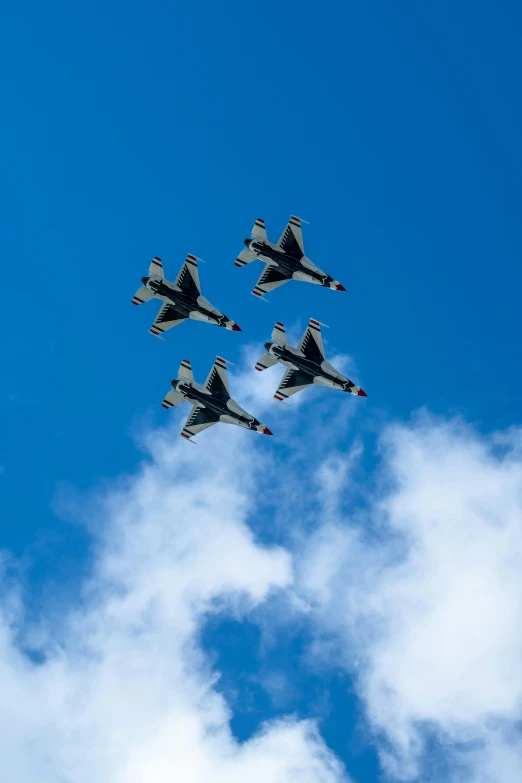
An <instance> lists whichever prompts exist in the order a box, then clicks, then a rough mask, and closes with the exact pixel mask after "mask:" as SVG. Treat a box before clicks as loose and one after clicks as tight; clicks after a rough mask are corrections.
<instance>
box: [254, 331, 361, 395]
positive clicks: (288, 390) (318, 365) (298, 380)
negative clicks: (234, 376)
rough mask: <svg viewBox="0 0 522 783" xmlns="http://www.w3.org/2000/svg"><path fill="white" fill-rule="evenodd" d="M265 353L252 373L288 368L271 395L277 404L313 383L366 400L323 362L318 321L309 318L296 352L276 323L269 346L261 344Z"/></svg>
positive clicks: (350, 383) (330, 366)
mask: <svg viewBox="0 0 522 783" xmlns="http://www.w3.org/2000/svg"><path fill="white" fill-rule="evenodd" d="M265 349H266V351H267V352H266V353H264V354H263V355H262V356H261V357H260V358H259V361H258V362H257V364H256V370H259V371H260V372H261V371H262V370H266V369H267V368H268V367H272V366H273V365H274V364H278V363H280V364H284V365H285V367H287V368H288V369H287V370H286V372H285V374H284V375H283V377H282V379H281V383H280V384H279V387H278V389H277V391H276V393H275V394H274V397H275V399H276V400H279V401H280V402H283V401H284V400H286V399H287V397H290V396H291V395H292V394H296V392H299V391H301V390H302V389H306V387H307V386H311V384H313V383H316V384H318V385H319V386H330V387H331V388H333V389H340V390H341V391H345V392H349V394H354V395H356V396H357V397H367V396H368V395H367V394H366V392H365V391H363V390H362V389H361V387H360V386H357V385H356V384H355V383H353V382H352V381H350V380H349V378H346V377H345V376H344V375H341V373H340V372H338V371H337V370H336V369H335V367H332V365H331V364H330V363H329V362H327V361H326V359H325V358H324V349H323V338H322V335H321V326H320V324H319V321H316V320H315V319H313V318H310V322H309V324H308V326H307V327H306V331H305V333H304V334H303V337H302V338H301V342H300V343H299V345H298V346H297V348H292V346H291V345H288V343H287V341H286V333H285V327H284V326H283V324H282V323H281V322H278V323H276V325H275V326H274V330H273V332H272V342H268V343H265Z"/></svg>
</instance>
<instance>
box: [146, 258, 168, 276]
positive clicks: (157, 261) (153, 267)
mask: <svg viewBox="0 0 522 783" xmlns="http://www.w3.org/2000/svg"><path fill="white" fill-rule="evenodd" d="M149 275H150V276H151V277H161V278H162V279H163V278H164V277H165V274H164V272H163V264H162V263H161V258H158V256H154V258H153V259H152V261H151V262H150V266H149Z"/></svg>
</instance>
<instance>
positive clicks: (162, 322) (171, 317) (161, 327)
mask: <svg viewBox="0 0 522 783" xmlns="http://www.w3.org/2000/svg"><path fill="white" fill-rule="evenodd" d="M185 320H186V316H185V315H183V314H182V313H180V312H179V311H178V310H176V308H175V307H174V305H172V304H170V302H165V303H164V304H163V305H162V307H161V310H160V311H159V313H158V315H157V317H156V320H155V321H154V323H153V324H152V326H151V327H150V329H149V332H150V333H151V334H153V335H154V336H155V337H157V336H158V335H160V334H163V332H166V331H167V329H172V327H173V326H177V325H178V324H180V323H181V322H182V321H185Z"/></svg>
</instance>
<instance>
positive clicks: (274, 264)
mask: <svg viewBox="0 0 522 783" xmlns="http://www.w3.org/2000/svg"><path fill="white" fill-rule="evenodd" d="M245 245H246V246H247V249H246V250H242V251H241V253H240V254H239V255H238V257H237V258H236V260H235V264H236V266H239V267H241V266H244V265H245V264H249V263H250V262H251V261H255V260H256V259H259V260H260V261H264V262H265V264H266V266H265V268H264V270H263V273H262V275H261V277H260V278H259V280H258V281H257V283H256V285H255V287H254V290H253V291H252V293H253V294H254V295H255V296H263V294H266V293H268V291H273V290H274V288H278V286H280V285H283V284H284V283H287V282H288V281H289V280H303V281H305V282H307V283H315V284H316V285H322V286H324V287H326V288H333V289H335V290H336V291H346V288H345V287H344V286H343V285H341V284H340V283H339V282H338V281H337V280H334V279H333V277H330V275H327V274H326V272H323V271H322V269H319V267H318V266H316V265H315V264H314V263H313V262H312V261H310V259H309V258H307V257H306V256H305V252H304V244H303V234H302V230H301V220H300V218H298V217H295V215H292V217H291V218H290V221H289V223H288V224H287V226H286V228H285V230H284V231H283V233H282V235H281V238H280V240H279V242H278V243H277V244H274V243H273V242H269V241H268V238H267V234H266V228H265V221H264V220H262V219H261V218H258V219H257V220H256V222H255V224H254V228H253V229H252V239H245Z"/></svg>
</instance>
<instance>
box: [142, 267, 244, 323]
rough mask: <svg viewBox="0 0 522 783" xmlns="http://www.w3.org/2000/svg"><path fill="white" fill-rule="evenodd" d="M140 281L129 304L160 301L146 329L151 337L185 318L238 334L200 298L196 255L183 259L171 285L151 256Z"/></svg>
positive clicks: (214, 309)
mask: <svg viewBox="0 0 522 783" xmlns="http://www.w3.org/2000/svg"><path fill="white" fill-rule="evenodd" d="M141 282H142V283H143V288H140V289H139V291H136V295H135V296H134V299H133V300H132V304H135V305H140V304H143V302H148V301H149V300H150V299H154V297H156V299H161V301H162V302H163V304H162V306H161V309H160V311H159V313H158V315H157V317H156V320H155V321H154V323H153V324H152V326H151V328H150V329H149V332H150V333H151V334H153V335H154V336H155V337H158V336H159V335H161V334H163V332H166V331H167V329H172V327H173V326H177V325H178V324H180V323H181V322H182V321H184V320H185V319H186V318H193V319H194V320H195V321H207V323H209V324H216V326H224V327H225V329H232V330H233V331H234V332H240V331H241V329H240V328H239V326H238V325H237V324H236V323H235V322H234V321H231V320H230V318H227V316H226V315H223V313H221V312H220V311H219V310H217V309H216V308H215V307H213V305H211V304H210V302H209V301H208V299H205V297H204V296H202V295H201V288H200V285H199V274H198V264H197V259H196V256H191V255H188V256H187V257H186V259H185V263H184V264H183V266H182V267H181V270H180V272H179V274H178V276H177V277H176V279H175V280H174V282H173V283H170V282H169V281H168V280H166V279H165V275H164V273H163V266H162V263H161V258H157V257H154V258H153V259H152V261H151V264H150V267H149V275H148V277H142V278H141Z"/></svg>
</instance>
